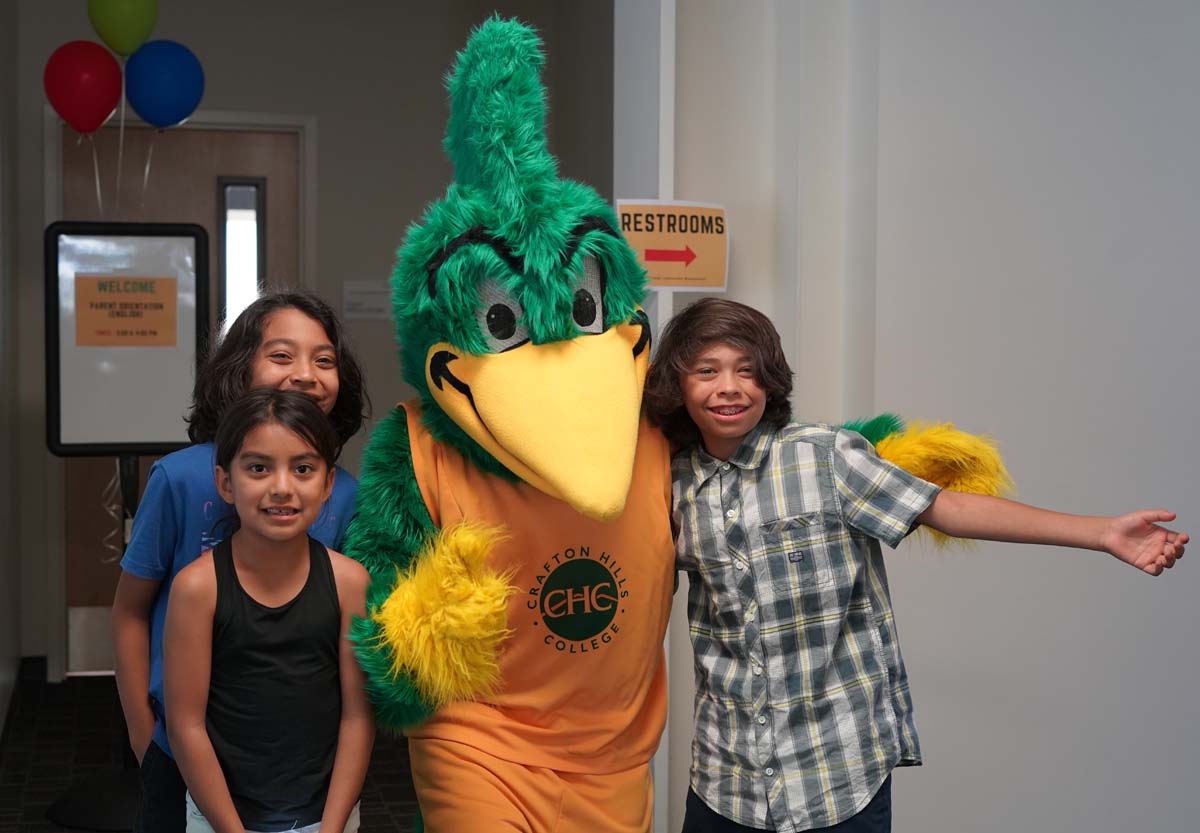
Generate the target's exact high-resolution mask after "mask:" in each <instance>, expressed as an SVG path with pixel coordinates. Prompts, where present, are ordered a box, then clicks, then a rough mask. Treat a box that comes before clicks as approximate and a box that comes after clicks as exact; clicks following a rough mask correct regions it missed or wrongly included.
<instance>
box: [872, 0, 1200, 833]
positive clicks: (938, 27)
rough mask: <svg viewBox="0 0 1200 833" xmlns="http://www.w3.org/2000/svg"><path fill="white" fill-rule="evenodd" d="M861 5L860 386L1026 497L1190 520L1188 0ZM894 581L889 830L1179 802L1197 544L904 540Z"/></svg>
mask: <svg viewBox="0 0 1200 833" xmlns="http://www.w3.org/2000/svg"><path fill="white" fill-rule="evenodd" d="M881 8H882V14H881V17H880V24H879V30H880V37H879V41H880V56H879V202H878V205H879V213H878V225H879V246H878V298H877V304H878V305H877V310H878V338H877V342H878V346H877V351H876V363H877V373H876V379H875V382H876V404H877V405H879V406H881V407H882V406H886V407H889V408H891V407H894V408H896V409H898V410H899V411H900V412H901V413H908V414H913V415H921V416H931V417H944V418H953V419H955V420H957V421H959V422H960V423H961V424H962V425H963V426H964V427H967V428H970V429H972V430H986V431H989V432H991V433H992V434H994V435H995V436H996V438H997V439H998V440H999V441H1000V443H1001V445H1002V447H1003V449H1004V451H1005V455H1006V458H1007V460H1008V462H1009V465H1010V467H1011V469H1012V473H1013V475H1014V476H1015V478H1016V481H1017V483H1018V486H1019V488H1020V496H1021V497H1022V498H1023V499H1024V500H1026V501H1029V502H1032V503H1036V504H1042V505H1047V504H1048V505H1051V506H1055V507H1059V508H1062V509H1064V510H1067V511H1073V512H1091V513H1111V512H1119V511H1123V510H1127V509H1133V508H1142V507H1155V506H1165V507H1168V508H1172V509H1174V510H1176V511H1178V512H1179V514H1180V516H1181V518H1182V520H1181V522H1180V526H1181V527H1183V528H1190V529H1192V530H1193V531H1195V530H1200V499H1198V497H1197V495H1198V492H1197V489H1196V486H1195V477H1194V474H1195V471H1194V470H1195V468H1196V463H1197V454H1196V451H1195V446H1194V444H1193V443H1192V442H1190V439H1191V438H1190V434H1191V430H1192V428H1193V426H1194V423H1195V414H1196V411H1197V409H1198V407H1200V393H1198V388H1197V385H1196V378H1197V368H1198V367H1200V336H1198V335H1197V329H1196V327H1195V324H1194V320H1193V319H1194V316H1195V311H1196V310H1197V309H1198V308H1200V281H1198V280H1197V277H1198V275H1197V265H1196V263H1197V259H1196V230H1197V218H1198V217H1200V155H1198V151H1197V143H1196V137H1197V135H1200V109H1198V108H1197V106H1196V104H1197V87H1196V78H1197V77H1198V76H1200V53H1198V52H1197V50H1196V43H1197V42H1198V41H1200V6H1197V5H1196V4H1195V3H1188V2H1163V1H1162V0H1156V2H1145V3H1138V4H1136V5H1132V4H1127V3H1118V2H1106V3H1096V2H1086V1H1085V0H1079V1H1078V2H1068V0H1056V2H1054V3H1050V4H1046V3H1040V2H1034V0H1028V1H1027V2H1018V3H1013V2H1009V3H992V4H970V5H969V6H966V5H964V4H958V3H954V2H949V1H948V0H947V2H929V3H912V2H910V3H905V4H903V6H902V7H901V6H899V5H895V4H890V3H883V4H881ZM893 591H894V593H895V596H896V598H897V600H898V607H899V616H900V627H901V632H902V634H903V639H904V641H905V645H906V646H907V650H906V656H907V658H908V663H909V670H910V673H911V675H912V678H913V690H914V697H915V698H916V702H917V708H918V712H917V717H918V725H919V726H920V727H921V729H922V733H923V739H924V743H925V750H926V753H927V757H928V761H929V763H928V766H927V768H926V771H925V772H921V773H914V774H912V775H909V774H908V773H905V774H904V775H903V776H902V777H901V779H898V783H899V786H900V792H899V793H898V797H897V817H898V819H899V823H898V825H897V829H898V830H900V831H931V830H951V829H963V828H964V827H965V826H969V827H970V828H971V829H974V830H980V831H987V830H996V831H999V830H1022V829H1025V830H1091V831H1114V833H1115V832H1116V831H1129V830H1155V831H1180V833H1182V832H1183V831H1190V830H1196V829H1197V825H1198V822H1197V818H1198V813H1200V794H1198V793H1197V791H1196V789H1195V777H1194V775H1195V770H1196V766H1197V764H1200V705H1198V701H1197V698H1195V697H1192V696H1187V695H1184V696H1181V694H1182V693H1183V692H1192V691H1196V690H1197V688H1198V686H1200V647H1198V646H1197V642H1196V639H1195V634H1196V633H1197V631H1198V630H1200V606H1197V604H1196V601H1195V600H1196V596H1197V593H1198V592H1200V573H1197V571H1196V569H1195V565H1192V564H1188V563H1184V564H1183V565H1182V566H1181V567H1180V568H1179V569H1177V570H1176V571H1175V573H1174V574H1170V575H1168V576H1167V577H1166V578H1161V579H1157V580H1150V579H1149V578H1147V577H1144V576H1140V575H1138V574H1136V573H1134V572H1133V571H1132V570H1130V569H1128V568H1125V567H1123V566H1122V565H1119V564H1118V563H1116V562H1115V561H1113V560H1112V559H1110V558H1108V557H1107V556H1104V555H1099V554H1092V553H1081V552H1068V551H1063V550H1053V549H1044V548H1023V549H1022V548H1017V547H1004V546H992V545H989V546H983V547H980V549H979V551H978V552H975V553H968V554H960V555H954V556H937V555H929V554H924V553H917V552H913V551H910V552H909V553H907V554H906V555H905V556H902V557H901V558H899V559H897V560H896V569H895V570H893ZM967 819H971V820H972V821H971V822H970V824H965V823H964V820H967Z"/></svg>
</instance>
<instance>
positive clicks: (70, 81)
mask: <svg viewBox="0 0 1200 833" xmlns="http://www.w3.org/2000/svg"><path fill="white" fill-rule="evenodd" d="M42 84H43V86H45V88H46V98H48V99H50V105H51V106H52V107H53V108H54V111H55V112H56V113H58V114H59V115H60V116H62V119H63V121H65V122H66V123H67V124H69V125H71V127H73V128H75V129H76V130H78V131H79V132H80V133H91V132H92V131H93V130H97V129H98V128H99V127H100V125H102V124H104V123H105V122H106V121H108V117H109V116H111V115H112V114H113V112H114V111H115V110H116V109H117V104H119V103H120V101H121V67H119V66H118V65H117V59H116V58H114V57H113V56H112V55H111V54H109V51H108V50H107V49H105V48H104V47H103V46H101V45H100V44H98V43H93V42H92V41H86V40H73V41H71V42H70V43H64V44H63V45H62V46H60V47H59V48H58V49H55V50H54V53H53V54H52V55H51V56H50V60H48V61H46V71H45V72H44V73H43V74H42Z"/></svg>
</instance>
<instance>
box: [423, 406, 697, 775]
mask: <svg viewBox="0 0 1200 833" xmlns="http://www.w3.org/2000/svg"><path fill="white" fill-rule="evenodd" d="M404 408H405V410H406V412H407V417H408V431H409V439H410V445H411V449H412V462H413V469H414V472H415V475H416V480H417V483H418V485H419V486H420V490H421V495H422V497H423V498H424V500H425V505H426V507H427V508H428V510H429V515H430V517H431V518H432V520H433V522H434V524H436V525H437V526H439V527H445V526H448V525H450V524H453V523H456V522H458V521H461V520H470V521H482V522H485V523H488V524H493V525H495V526H499V527H502V528H503V529H504V530H505V531H506V532H507V534H508V535H509V538H508V540H506V541H503V542H502V543H500V544H499V545H498V546H497V547H496V549H495V551H494V552H493V553H492V556H491V565H492V566H493V567H494V568H495V569H496V570H497V571H509V570H511V571H512V573H513V578H512V584H513V585H515V586H516V587H517V588H518V590H519V592H518V593H517V594H515V595H514V596H513V597H512V600H511V601H510V603H509V607H508V627H509V629H510V630H511V631H512V634H511V636H509V638H508V639H507V640H506V641H505V642H504V645H503V647H502V649H501V655H500V673H501V682H500V684H499V686H498V688H497V690H496V692H495V693H494V695H492V696H491V697H490V698H489V700H488V701H487V702H469V703H455V704H452V705H449V706H446V707H444V708H442V709H440V710H439V711H437V712H436V713H434V715H433V716H432V717H431V718H430V719H429V720H428V721H426V722H425V723H423V724H421V725H419V726H416V727H414V728H412V729H409V730H407V732H406V734H408V736H409V737H410V738H413V739H421V738H427V739H431V740H438V741H452V742H456V743H462V744H466V745H468V746H471V747H473V748H475V749H478V750H479V751H481V752H484V753H486V754H488V755H492V756H495V757H496V758H500V759H502V760H505V761H509V762H513V763H517V764H521V765H523V766H527V767H538V768H545V769H549V770H555V771H558V772H563V773H581V774H591V775H603V774H606V773H607V774H615V773H619V772H626V771H628V770H630V769H631V768H634V767H637V766H639V765H641V764H644V763H646V762H647V761H649V760H650V758H651V757H652V756H653V754H654V751H655V749H656V748H657V746H658V740H659V736H660V735H661V734H662V729H663V724H664V722H665V719H666V673H665V665H664V662H663V650H662V643H663V636H664V634H665V632H666V626H667V619H668V616H669V614H670V605H671V595H672V591H673V588H674V571H675V568H674V546H673V544H672V540H671V528H670V502H671V481H670V456H669V452H668V448H667V443H666V440H665V439H664V438H663V436H662V435H661V434H660V433H659V432H658V431H656V430H655V429H653V428H651V427H649V426H648V425H647V424H646V423H645V422H643V424H642V425H641V428H640V431H639V436H638V447H637V454H636V457H635V460H634V471H633V478H632V481H631V482H632V485H631V488H630V492H629V496H628V498H627V500H626V502H625V511H624V513H623V514H622V515H621V517H620V518H618V519H617V520H615V521H611V522H603V521H596V520H593V519H591V518H587V517H585V516H584V515H581V514H579V513H578V512H576V511H575V510H574V509H572V508H571V507H570V506H568V505H567V504H566V503H564V502H562V501H560V500H557V499H555V498H552V497H550V496H548V495H546V494H544V493H542V492H540V491H538V490H537V489H535V488H533V487H532V486H529V485H527V484H525V483H521V482H515V483H514V482H510V481H508V480H504V479H502V478H499V477H496V476H494V475H491V474H487V473H485V472H482V471H480V470H479V469H477V468H475V467H474V466H472V465H471V464H469V463H468V462H467V461H465V460H464V459H463V457H462V455H460V454H459V452H458V451H456V450H454V449H453V448H450V447H448V446H445V445H442V444H441V443H439V442H437V441H436V440H434V439H433V437H432V436H431V435H430V433H429V431H428V430H427V429H426V428H425V426H423V425H422V424H421V420H420V413H421V412H420V406H419V404H418V403H416V402H415V401H412V402H408V403H406V404H405V405H404ZM414 757H415V756H414Z"/></svg>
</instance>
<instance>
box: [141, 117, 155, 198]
mask: <svg viewBox="0 0 1200 833" xmlns="http://www.w3.org/2000/svg"><path fill="white" fill-rule="evenodd" d="M158 133H159V131H157V130H156V131H154V132H153V133H151V134H150V144H149V145H147V147H146V169H145V170H144V171H142V208H143V209H144V208H145V207H146V183H147V182H149V181H150V160H151V159H153V158H154V137H155V136H157V135H158Z"/></svg>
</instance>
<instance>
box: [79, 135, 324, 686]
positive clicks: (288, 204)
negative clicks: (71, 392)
mask: <svg viewBox="0 0 1200 833" xmlns="http://www.w3.org/2000/svg"><path fill="white" fill-rule="evenodd" d="M77 138H78V134H76V133H75V132H74V131H72V130H70V129H67V128H63V143H62V148H63V151H62V174H63V176H62V182H63V219H67V220H104V221H108V222H170V223H196V224H198V225H201V226H204V228H205V229H206V230H207V231H208V240H209V257H208V262H209V309H210V310H213V318H214V320H213V321H211V322H210V324H209V328H210V333H211V332H214V331H215V327H216V318H217V316H218V315H219V314H220V313H219V308H218V282H219V276H220V264H221V253H220V252H218V251H217V247H218V241H219V240H220V239H221V236H220V234H219V233H218V231H219V229H218V225H217V224H218V217H217V212H218V206H219V202H220V200H219V187H220V186H219V179H220V178H224V177H237V178H260V179H261V180H263V182H265V188H266V200H265V208H266V229H265V251H266V256H265V259H264V261H265V262H264V264H263V265H264V267H265V268H264V272H263V274H262V277H263V284H264V285H267V286H298V285H299V283H300V274H299V271H300V270H299V267H300V245H299V241H300V217H301V211H300V188H299V184H300V152H299V151H300V142H299V136H298V134H296V133H293V132H273V131H249V130H247V131H240V130H208V129H203V128H175V129H172V130H167V131H158V130H154V129H151V128H145V127H133V128H131V127H128V126H127V127H126V128H125V135H124V142H123V144H124V148H123V152H122V159H121V178H120V182H119V183H118V182H117V162H118V150H119V148H118V145H119V142H120V136H119V130H118V128H116V127H106V128H104V129H103V130H100V131H97V133H96V134H95V139H94V143H95V144H94V148H95V162H94V161H93V155H92V150H93V145H92V143H90V142H89V141H88V140H87V139H84V140H83V141H81V142H80V141H77ZM147 162H148V165H147ZM97 173H98V174H99V183H100V198H98V197H97V194H96V180H97ZM143 182H144V183H145V185H144V187H143ZM118 188H119V193H118ZM101 200H102V202H101ZM185 407H186V403H185ZM181 418H182V415H181ZM152 462H153V459H152V458H143V459H142V460H141V461H140V474H141V476H140V485H141V486H144V485H145V482H146V475H147V472H148V470H149V467H150V464H151V463H152ZM65 464H66V465H65V507H64V520H65V524H66V529H65V542H64V543H65V560H66V570H65V580H66V600H67V671H68V672H69V673H79V672H89V671H107V670H111V669H112V667H113V665H112V645H111V641H110V637H109V619H110V615H111V610H112V599H113V592H114V590H115V589H116V585H117V577H118V576H119V574H120V567H119V565H118V563H117V562H118V561H119V560H120V555H121V547H122V541H123V536H122V530H121V526H122V521H121V509H120V497H119V495H116V497H115V500H114V499H113V498H112V495H115V494H116V493H115V492H112V490H108V491H109V496H108V498H107V499H106V486H108V484H109V483H110V481H111V479H112V478H113V475H114V473H115V471H116V459H115V458H112V457H105V458H71V459H67V460H66V461H65ZM139 491H140V489H139Z"/></svg>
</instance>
